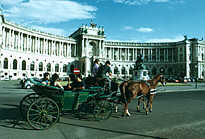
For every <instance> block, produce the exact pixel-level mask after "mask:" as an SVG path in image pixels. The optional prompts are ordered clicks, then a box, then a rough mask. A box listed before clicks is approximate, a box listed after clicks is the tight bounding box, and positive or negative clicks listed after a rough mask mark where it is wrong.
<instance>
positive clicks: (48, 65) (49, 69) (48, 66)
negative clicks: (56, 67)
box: [46, 63, 51, 71]
mask: <svg viewBox="0 0 205 139" xmlns="http://www.w3.org/2000/svg"><path fill="white" fill-rule="evenodd" d="M46 68H47V71H51V63H48V64H47V66H46Z"/></svg>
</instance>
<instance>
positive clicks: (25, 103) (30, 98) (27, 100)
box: [19, 93, 39, 118]
mask: <svg viewBox="0 0 205 139" xmlns="http://www.w3.org/2000/svg"><path fill="white" fill-rule="evenodd" d="M38 98H39V95H38V94H36V93H31V94H28V95H26V96H25V97H24V98H23V99H22V100H21V102H20V107H19V108H20V113H21V114H22V116H23V117H24V118H26V114H27V111H28V108H29V106H30V105H31V104H32V103H33V102H34V101H36V100H37V99H38Z"/></svg>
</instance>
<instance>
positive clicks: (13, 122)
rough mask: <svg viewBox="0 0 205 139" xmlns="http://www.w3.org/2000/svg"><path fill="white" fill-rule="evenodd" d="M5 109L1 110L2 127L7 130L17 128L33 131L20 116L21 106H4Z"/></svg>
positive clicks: (0, 122) (0, 124) (0, 123)
mask: <svg viewBox="0 0 205 139" xmlns="http://www.w3.org/2000/svg"><path fill="white" fill-rule="evenodd" d="M2 105H3V106H4V107H8V108H0V113H1V115H0V126H1V127H5V128H15V129H23V130H31V129H29V128H28V124H27V122H26V119H24V118H23V116H22V115H21V114H20V111H19V106H18V105H12V104H2Z"/></svg>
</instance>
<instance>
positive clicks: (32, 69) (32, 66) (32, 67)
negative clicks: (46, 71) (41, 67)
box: [30, 61, 35, 71]
mask: <svg viewBox="0 0 205 139" xmlns="http://www.w3.org/2000/svg"><path fill="white" fill-rule="evenodd" d="M34 67H35V63H34V62H33V61H32V62H31V64H30V70H31V71H34Z"/></svg>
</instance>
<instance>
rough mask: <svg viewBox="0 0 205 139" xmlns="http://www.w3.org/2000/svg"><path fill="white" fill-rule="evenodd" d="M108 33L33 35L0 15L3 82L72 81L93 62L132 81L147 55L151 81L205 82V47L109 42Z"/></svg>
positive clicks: (199, 43)
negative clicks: (75, 71) (46, 76)
mask: <svg viewBox="0 0 205 139" xmlns="http://www.w3.org/2000/svg"><path fill="white" fill-rule="evenodd" d="M104 32H105V31H104V28H103V27H96V26H93V25H91V26H87V25H82V26H81V27H80V28H79V29H78V30H77V31H75V32H74V33H73V34H71V35H70V36H69V37H63V36H57V35H52V34H49V33H44V32H41V31H38V30H34V29H30V28H27V27H24V26H21V25H17V24H15V23H13V22H9V21H7V20H5V19H4V16H3V15H0V71H1V72H0V79H5V78H12V79H18V78H23V77H38V78H41V77H42V75H43V73H44V72H50V73H51V74H52V73H55V72H56V73H58V74H59V75H60V76H67V74H69V72H70V67H71V65H73V66H72V67H77V68H79V69H80V71H81V73H82V74H83V75H84V76H88V74H90V73H91V70H92V64H93V61H94V60H95V59H96V58H98V59H100V61H101V63H104V62H105V61H106V60H110V62H111V69H112V72H113V75H114V76H118V77H123V76H131V75H132V72H133V69H134V65H135V61H136V60H137V55H138V54H142V55H143V57H144V65H145V66H146V68H147V69H148V70H149V75H150V77H151V76H152V75H156V74H157V73H160V72H163V73H164V74H165V75H179V76H181V77H184V76H187V77H199V78H202V77H204V76H205V42H204V41H203V40H198V39H195V38H193V39H187V38H186V37H185V39H184V40H182V41H179V42H170V43H168V42H167V43H166V42H165V43H130V42H110V41H106V40H105V39H106V36H105V33H104Z"/></svg>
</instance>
